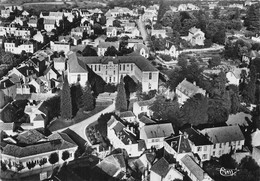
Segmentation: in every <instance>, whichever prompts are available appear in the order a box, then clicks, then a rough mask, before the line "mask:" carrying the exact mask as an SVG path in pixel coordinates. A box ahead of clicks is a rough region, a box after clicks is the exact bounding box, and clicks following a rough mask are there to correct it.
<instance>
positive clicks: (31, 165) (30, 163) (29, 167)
mask: <svg viewBox="0 0 260 181" xmlns="http://www.w3.org/2000/svg"><path fill="white" fill-rule="evenodd" d="M35 165H36V161H29V162H27V163H26V166H27V167H28V169H29V170H30V169H32V168H34V167H35Z"/></svg>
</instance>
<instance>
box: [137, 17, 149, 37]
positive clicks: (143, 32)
mask: <svg viewBox="0 0 260 181" xmlns="http://www.w3.org/2000/svg"><path fill="white" fill-rule="evenodd" d="M137 26H138V29H139V31H140V32H141V35H142V38H143V40H144V41H147V37H148V35H147V31H146V29H145V25H144V22H143V21H142V19H141V17H140V18H139V19H138V20H137Z"/></svg>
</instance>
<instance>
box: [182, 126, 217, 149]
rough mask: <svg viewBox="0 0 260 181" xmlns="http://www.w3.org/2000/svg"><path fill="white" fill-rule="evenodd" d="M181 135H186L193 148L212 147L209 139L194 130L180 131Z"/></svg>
mask: <svg viewBox="0 0 260 181" xmlns="http://www.w3.org/2000/svg"><path fill="white" fill-rule="evenodd" d="M182 132H183V133H185V132H186V133H187V135H188V139H189V140H190V141H191V142H192V143H193V144H194V145H195V146H201V145H212V142H211V141H209V139H208V138H207V137H206V136H205V135H203V134H202V133H200V132H199V131H197V130H195V129H194V128H192V127H191V128H187V129H184V130H182Z"/></svg>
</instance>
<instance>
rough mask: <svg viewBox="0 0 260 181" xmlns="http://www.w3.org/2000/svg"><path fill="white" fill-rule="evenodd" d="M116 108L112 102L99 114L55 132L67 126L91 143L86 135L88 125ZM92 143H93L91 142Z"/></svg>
mask: <svg viewBox="0 0 260 181" xmlns="http://www.w3.org/2000/svg"><path fill="white" fill-rule="evenodd" d="M114 110H115V102H113V104H111V105H110V106H108V107H107V108H106V109H104V110H102V111H100V112H98V113H97V114H95V115H93V116H91V117H89V118H87V119H85V120H83V121H81V122H79V123H77V124H74V125H72V126H69V127H66V128H63V129H60V130H57V131H54V132H61V131H63V130H65V129H67V128H69V129H71V130H72V131H74V132H75V133H77V134H78V135H79V136H80V137H82V138H83V139H84V140H86V141H87V142H88V144H90V142H89V140H88V139H87V136H86V131H85V130H86V128H87V126H88V125H90V124H91V123H93V122H95V121H97V119H98V118H99V117H100V116H101V114H105V113H109V112H113V111H114ZM90 145H91V144H90Z"/></svg>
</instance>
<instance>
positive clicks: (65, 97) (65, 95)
mask: <svg viewBox="0 0 260 181" xmlns="http://www.w3.org/2000/svg"><path fill="white" fill-rule="evenodd" d="M60 99H61V100H60V109H61V117H62V118H63V119H71V118H72V104H71V94H70V86H69V82H68V78H67V75H65V76H64V81H63V86H62V90H61V97H60Z"/></svg>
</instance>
